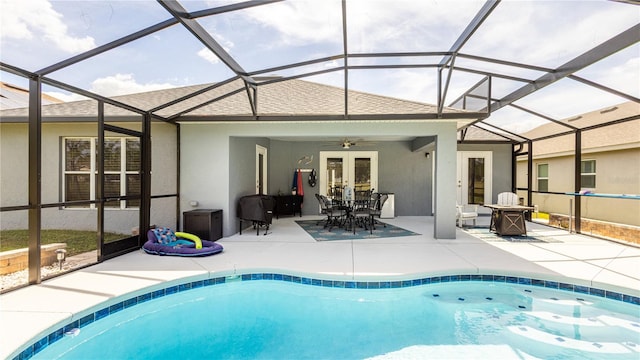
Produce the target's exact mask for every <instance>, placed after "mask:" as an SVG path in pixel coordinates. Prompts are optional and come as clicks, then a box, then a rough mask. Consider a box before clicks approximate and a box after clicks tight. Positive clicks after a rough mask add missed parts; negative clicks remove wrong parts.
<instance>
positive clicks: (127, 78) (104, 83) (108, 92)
mask: <svg viewBox="0 0 640 360" xmlns="http://www.w3.org/2000/svg"><path fill="white" fill-rule="evenodd" d="M172 87H175V85H173V84H169V83H146V84H140V83H138V82H137V81H136V80H135V79H134V76H133V74H115V75H112V76H107V77H103V78H98V79H96V80H94V81H93V82H92V83H91V89H90V91H91V92H95V93H97V94H100V95H103V96H117V95H125V94H135V93H141V92H146V91H153V90H161V89H168V88H172Z"/></svg>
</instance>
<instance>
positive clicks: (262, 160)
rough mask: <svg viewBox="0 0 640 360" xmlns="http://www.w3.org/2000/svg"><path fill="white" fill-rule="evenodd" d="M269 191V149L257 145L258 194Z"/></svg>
mask: <svg viewBox="0 0 640 360" xmlns="http://www.w3.org/2000/svg"><path fill="white" fill-rule="evenodd" d="M266 193H267V149H266V148H264V147H262V146H260V145H256V194H266Z"/></svg>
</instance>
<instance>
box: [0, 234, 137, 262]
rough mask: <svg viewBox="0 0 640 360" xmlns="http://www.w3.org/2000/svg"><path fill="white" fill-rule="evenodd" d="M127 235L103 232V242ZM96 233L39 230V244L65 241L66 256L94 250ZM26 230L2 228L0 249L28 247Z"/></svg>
mask: <svg viewBox="0 0 640 360" xmlns="http://www.w3.org/2000/svg"><path fill="white" fill-rule="evenodd" d="M124 237H127V235H123V234H115V233H105V234H104V239H105V242H108V241H113V240H118V239H122V238H124ZM96 239H97V235H96V232H95V231H79V230H41V231H40V243H41V245H46V244H53V243H66V244H67V256H73V255H77V254H82V253H85V252H89V251H93V250H96V246H97V240H96ZM28 244H29V231H28V230H2V231H0V251H8V250H15V249H21V248H25V247H28V246H29V245H28Z"/></svg>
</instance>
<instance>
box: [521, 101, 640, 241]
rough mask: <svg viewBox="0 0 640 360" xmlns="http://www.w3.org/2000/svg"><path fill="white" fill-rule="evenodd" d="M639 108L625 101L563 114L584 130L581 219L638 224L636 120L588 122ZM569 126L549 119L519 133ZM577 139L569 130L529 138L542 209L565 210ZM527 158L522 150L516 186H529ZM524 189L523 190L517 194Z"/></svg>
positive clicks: (639, 125)
mask: <svg viewBox="0 0 640 360" xmlns="http://www.w3.org/2000/svg"><path fill="white" fill-rule="evenodd" d="M639 114H640V104H638V103H635V102H625V103H621V104H618V105H616V106H613V107H607V108H604V109H600V110H597V111H592V112H589V113H585V114H582V115H581V116H576V117H572V118H569V119H565V120H562V122H563V123H566V124H568V125H570V126H573V127H575V128H579V129H581V130H582V137H581V145H582V146H581V149H582V158H581V182H582V188H581V189H580V190H581V191H582V192H584V193H586V194H587V195H585V196H582V197H581V216H582V218H584V219H585V220H588V219H591V220H599V221H604V222H614V223H620V224H626V225H632V226H640V199H638V198H637V197H638V195H639V194H640V120H638V119H635V120H631V121H624V122H619V123H617V124H615V125H610V126H604V127H597V128H591V127H595V126H597V125H598V124H602V123H604V122H608V121H612V120H619V119H629V118H633V117H637V116H638V115H639ZM567 130H568V129H564V130H563V129H562V126H561V125H559V124H554V123H549V124H546V125H543V126H540V127H538V128H535V129H533V130H531V131H529V132H527V133H524V134H522V135H523V136H525V137H526V138H529V139H537V138H541V137H546V136H548V135H551V134H553V133H554V132H558V131H567ZM575 144H576V140H575V136H574V135H573V134H571V133H570V134H567V135H564V136H560V137H552V138H549V139H544V140H539V141H534V142H533V145H532V150H533V164H532V171H533V173H532V189H533V191H534V193H533V195H532V200H533V201H532V203H533V204H534V205H537V207H538V210H539V211H540V212H546V213H558V214H564V215H567V214H568V213H569V209H570V200H571V199H573V196H568V195H565V193H574V192H575V189H574V186H575V180H574V179H575V178H574V168H575V157H574V150H575ZM526 160H527V157H526V156H520V157H519V158H518V162H517V187H518V188H526V187H527V161H526ZM524 194H526V192H521V194H520V196H525V195H524ZM590 194H593V195H590ZM572 211H575V209H573V210H572ZM585 230H586V231H585ZM582 231H583V232H587V233H588V232H589V229H588V228H587V229H585V227H584V225H583V229H582Z"/></svg>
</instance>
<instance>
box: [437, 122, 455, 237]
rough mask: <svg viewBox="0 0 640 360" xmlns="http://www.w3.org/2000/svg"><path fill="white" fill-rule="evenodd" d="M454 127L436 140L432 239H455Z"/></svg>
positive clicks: (453, 125) (440, 134)
mask: <svg viewBox="0 0 640 360" xmlns="http://www.w3.org/2000/svg"><path fill="white" fill-rule="evenodd" d="M456 151H457V141H456V126H455V123H454V124H451V131H442V132H440V133H439V135H438V137H437V139H436V158H435V179H434V181H435V189H436V191H435V196H434V199H433V201H434V204H435V207H434V208H435V214H434V219H433V237H434V238H436V239H455V238H456V166H457V156H456V154H457V153H456Z"/></svg>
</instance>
